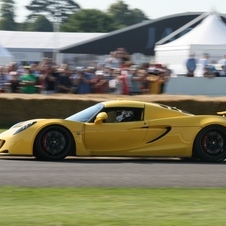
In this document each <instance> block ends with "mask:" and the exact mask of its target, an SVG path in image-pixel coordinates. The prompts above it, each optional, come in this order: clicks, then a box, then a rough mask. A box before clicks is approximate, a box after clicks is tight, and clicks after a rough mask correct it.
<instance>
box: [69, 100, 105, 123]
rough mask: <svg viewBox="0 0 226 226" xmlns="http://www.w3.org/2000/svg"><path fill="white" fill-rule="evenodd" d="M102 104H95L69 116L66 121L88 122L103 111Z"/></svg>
mask: <svg viewBox="0 0 226 226" xmlns="http://www.w3.org/2000/svg"><path fill="white" fill-rule="evenodd" d="M103 107H104V105H103V104H96V105H93V106H91V107H89V108H86V109H84V110H82V111H80V112H78V113H76V114H74V115H71V116H69V117H67V118H66V120H69V121H74V122H89V121H90V120H91V119H93V117H94V116H95V115H96V114H97V113H98V112H99V111H100V110H101V109H103Z"/></svg>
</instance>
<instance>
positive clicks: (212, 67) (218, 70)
mask: <svg viewBox="0 0 226 226" xmlns="http://www.w3.org/2000/svg"><path fill="white" fill-rule="evenodd" d="M185 66H186V69H187V76H188V77H208V78H213V77H226V54H224V56H223V58H221V59H220V60H219V61H215V60H211V59H210V55H209V54H208V53H203V55H202V56H201V58H200V59H196V57H195V53H190V55H189V57H188V59H187V60H186V63H185ZM197 71H198V72H197Z"/></svg>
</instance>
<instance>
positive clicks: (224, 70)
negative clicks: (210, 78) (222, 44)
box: [218, 54, 226, 77]
mask: <svg viewBox="0 0 226 226" xmlns="http://www.w3.org/2000/svg"><path fill="white" fill-rule="evenodd" d="M218 64H220V66H221V70H220V72H219V76H220V77H225V76H226V54H224V56H223V58H222V59H220V60H219V61H218Z"/></svg>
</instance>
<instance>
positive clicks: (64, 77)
mask: <svg viewBox="0 0 226 226" xmlns="http://www.w3.org/2000/svg"><path fill="white" fill-rule="evenodd" d="M70 76H71V71H70V69H69V68H68V67H65V68H62V69H59V76H58V85H57V92H58V93H70V92H71V89H72V86H73V83H72V81H71V79H70Z"/></svg>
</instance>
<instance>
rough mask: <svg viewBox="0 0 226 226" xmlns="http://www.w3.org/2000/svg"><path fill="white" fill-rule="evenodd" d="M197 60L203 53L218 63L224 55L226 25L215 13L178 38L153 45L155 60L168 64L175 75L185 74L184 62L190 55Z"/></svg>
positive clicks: (225, 50) (225, 51) (225, 49)
mask: <svg viewBox="0 0 226 226" xmlns="http://www.w3.org/2000/svg"><path fill="white" fill-rule="evenodd" d="M191 52H192V53H195V55H196V58H197V59H199V58H200V57H201V55H202V54H203V53H208V54H209V55H210V60H211V61H218V60H219V59H221V58H222V56H223V55H224V54H225V53H226V24H225V23H224V21H223V20H222V19H221V16H220V15H218V14H217V13H209V14H207V15H206V16H205V18H204V19H203V20H202V22H201V23H199V24H198V25H197V26H196V27H195V28H193V29H192V30H190V31H189V32H188V33H186V34H185V35H183V36H181V37H180V38H178V39H176V40H174V41H172V42H169V43H167V44H162V45H158V43H156V45H155V59H156V61H157V62H159V63H163V64H168V65H169V66H170V68H171V69H173V70H174V72H175V74H183V73H185V72H186V68H185V61H186V59H187V58H188V56H189V54H190V53H191Z"/></svg>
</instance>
